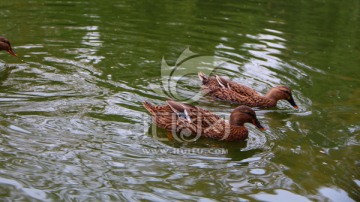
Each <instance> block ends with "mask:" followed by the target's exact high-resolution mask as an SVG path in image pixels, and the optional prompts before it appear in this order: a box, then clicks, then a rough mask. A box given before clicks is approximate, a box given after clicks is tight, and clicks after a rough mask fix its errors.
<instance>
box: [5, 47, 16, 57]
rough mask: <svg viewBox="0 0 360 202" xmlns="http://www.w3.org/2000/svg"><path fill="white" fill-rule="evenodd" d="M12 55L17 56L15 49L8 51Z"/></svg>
mask: <svg viewBox="0 0 360 202" xmlns="http://www.w3.org/2000/svg"><path fill="white" fill-rule="evenodd" d="M7 52H8V53H9V54H10V55H12V56H15V57H17V55H16V53H15V52H14V51H13V50H11V49H10V50H8V51H7Z"/></svg>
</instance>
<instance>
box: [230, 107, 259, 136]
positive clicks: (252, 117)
mask: <svg viewBox="0 0 360 202" xmlns="http://www.w3.org/2000/svg"><path fill="white" fill-rule="evenodd" d="M244 123H252V124H254V125H255V126H256V127H257V128H259V129H260V130H265V128H264V127H263V126H262V125H261V124H260V122H259V120H258V119H257V118H256V114H255V112H254V110H252V109H251V108H250V107H247V106H244V105H242V106H239V107H236V108H235V109H234V110H233V111H232V112H231V115H230V125H234V126H243V125H244Z"/></svg>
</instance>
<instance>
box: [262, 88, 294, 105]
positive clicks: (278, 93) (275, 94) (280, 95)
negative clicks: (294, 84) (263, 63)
mask: <svg viewBox="0 0 360 202" xmlns="http://www.w3.org/2000/svg"><path fill="white" fill-rule="evenodd" d="M265 97H267V98H269V99H272V100H275V101H276V102H277V101H278V100H286V101H288V102H289V103H290V104H291V106H293V107H294V108H296V109H297V108H299V107H298V106H297V105H296V103H295V101H294V98H293V96H292V93H291V89H290V88H289V87H287V86H277V87H274V88H272V89H271V90H270V91H269V92H268V93H267V94H266V95H265Z"/></svg>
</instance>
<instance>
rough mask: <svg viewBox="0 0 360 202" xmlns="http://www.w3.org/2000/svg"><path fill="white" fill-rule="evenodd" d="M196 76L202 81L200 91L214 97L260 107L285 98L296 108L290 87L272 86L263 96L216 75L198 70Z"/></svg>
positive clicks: (269, 105)
mask: <svg viewBox="0 0 360 202" xmlns="http://www.w3.org/2000/svg"><path fill="white" fill-rule="evenodd" d="M198 76H199V78H200V80H201V82H202V91H203V92H204V93H205V94H208V95H210V96H211V97H213V98H216V99H220V100H225V101H228V102H231V103H237V104H243V105H246V106H249V107H260V108H270V107H275V106H276V103H277V101H279V100H286V101H288V102H289V103H290V104H291V106H293V107H294V108H298V106H297V105H296V104H295V101H294V98H293V96H292V94H291V89H290V88H289V87H287V86H277V87H274V88H272V89H270V90H269V92H267V93H266V94H265V96H262V95H260V94H259V93H258V92H256V91H255V90H254V89H251V88H249V87H247V86H244V85H241V84H239V83H236V82H233V81H230V80H227V79H225V78H222V77H220V76H218V75H215V76H209V77H208V76H206V75H205V74H204V73H202V72H199V73H198Z"/></svg>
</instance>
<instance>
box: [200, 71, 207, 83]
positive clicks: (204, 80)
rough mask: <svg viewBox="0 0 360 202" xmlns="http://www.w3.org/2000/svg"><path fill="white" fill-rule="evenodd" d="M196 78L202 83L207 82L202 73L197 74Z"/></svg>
mask: <svg viewBox="0 0 360 202" xmlns="http://www.w3.org/2000/svg"><path fill="white" fill-rule="evenodd" d="M198 77H199V79H200V81H201V82H202V83H206V81H207V80H208V77H207V76H206V75H205V74H204V73H202V72H199V73H198Z"/></svg>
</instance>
